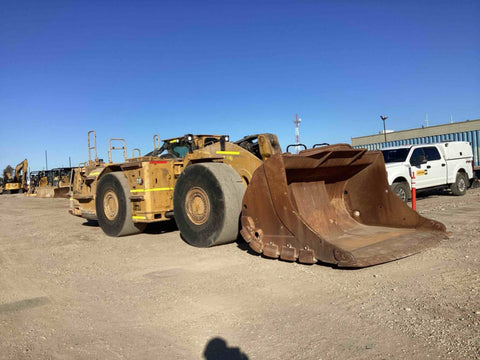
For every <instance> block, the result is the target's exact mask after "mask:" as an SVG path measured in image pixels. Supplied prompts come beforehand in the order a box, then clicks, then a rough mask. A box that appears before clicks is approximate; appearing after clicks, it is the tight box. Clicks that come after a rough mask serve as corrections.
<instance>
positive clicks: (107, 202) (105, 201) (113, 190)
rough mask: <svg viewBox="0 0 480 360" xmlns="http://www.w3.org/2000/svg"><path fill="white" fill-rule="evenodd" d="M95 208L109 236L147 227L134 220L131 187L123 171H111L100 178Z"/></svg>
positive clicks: (126, 233)
mask: <svg viewBox="0 0 480 360" xmlns="http://www.w3.org/2000/svg"><path fill="white" fill-rule="evenodd" d="M95 209H96V211H97V218H98V223H99V225H100V227H101V228H102V230H103V232H104V233H105V234H107V235H109V236H125V235H133V234H138V233H140V232H142V231H143V230H144V229H145V227H146V224H142V223H134V222H133V219H132V206H131V204H130V187H129V186H128V181H127V179H126V178H125V176H124V175H123V174H122V173H110V174H107V175H105V176H103V177H102V178H101V179H100V181H99V182H98V186H97V196H96V201H95Z"/></svg>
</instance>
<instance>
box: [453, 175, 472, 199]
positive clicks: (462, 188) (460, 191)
mask: <svg viewBox="0 0 480 360" xmlns="http://www.w3.org/2000/svg"><path fill="white" fill-rule="evenodd" d="M467 187H468V179H467V176H466V175H465V174H464V173H461V172H458V173H457V177H456V179H455V182H454V183H453V184H452V185H451V186H450V190H451V191H452V194H453V195H456V196H462V195H465V193H466V192H467Z"/></svg>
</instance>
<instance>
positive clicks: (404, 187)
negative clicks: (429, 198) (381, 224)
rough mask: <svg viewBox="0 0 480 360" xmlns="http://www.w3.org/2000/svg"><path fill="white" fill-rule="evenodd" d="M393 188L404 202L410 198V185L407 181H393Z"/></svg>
mask: <svg viewBox="0 0 480 360" xmlns="http://www.w3.org/2000/svg"><path fill="white" fill-rule="evenodd" d="M392 190H393V193H394V194H395V195H397V196H398V197H399V198H400V199H401V200H402V201H403V202H407V201H408V199H410V186H408V184H407V183H406V182H405V181H402V182H396V183H393V184H392Z"/></svg>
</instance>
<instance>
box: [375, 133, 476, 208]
mask: <svg viewBox="0 0 480 360" xmlns="http://www.w3.org/2000/svg"><path fill="white" fill-rule="evenodd" d="M382 153H383V158H384V159H385V166H386V168H387V174H388V183H389V184H390V186H391V187H392V190H393V191H394V192H395V194H397V196H398V197H399V198H401V199H402V200H403V201H408V199H409V198H410V194H411V190H410V189H411V186H412V179H411V174H412V173H413V172H414V173H415V182H416V188H417V189H418V190H422V189H428V188H436V187H445V188H447V187H449V188H450V190H451V191H452V193H453V194H454V195H465V192H466V191H467V188H468V187H469V186H470V180H471V179H472V178H473V153H472V147H471V146H470V143H469V142H466V141H451V142H443V143H437V144H422V145H406V146H398V147H392V148H385V149H382Z"/></svg>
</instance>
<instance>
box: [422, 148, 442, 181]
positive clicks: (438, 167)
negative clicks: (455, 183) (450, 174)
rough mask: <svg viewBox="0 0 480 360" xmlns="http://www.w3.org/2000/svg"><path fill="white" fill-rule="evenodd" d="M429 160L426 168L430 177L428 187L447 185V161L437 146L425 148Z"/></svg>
mask: <svg viewBox="0 0 480 360" xmlns="http://www.w3.org/2000/svg"><path fill="white" fill-rule="evenodd" d="M423 151H424V153H425V157H426V158H427V163H426V164H425V165H424V166H426V171H427V176H428V178H427V179H428V183H429V185H428V186H438V185H445V184H446V182H447V166H446V161H445V159H443V158H442V156H441V155H440V152H439V151H438V149H437V148H436V147H435V146H425V147H424V148H423Z"/></svg>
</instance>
